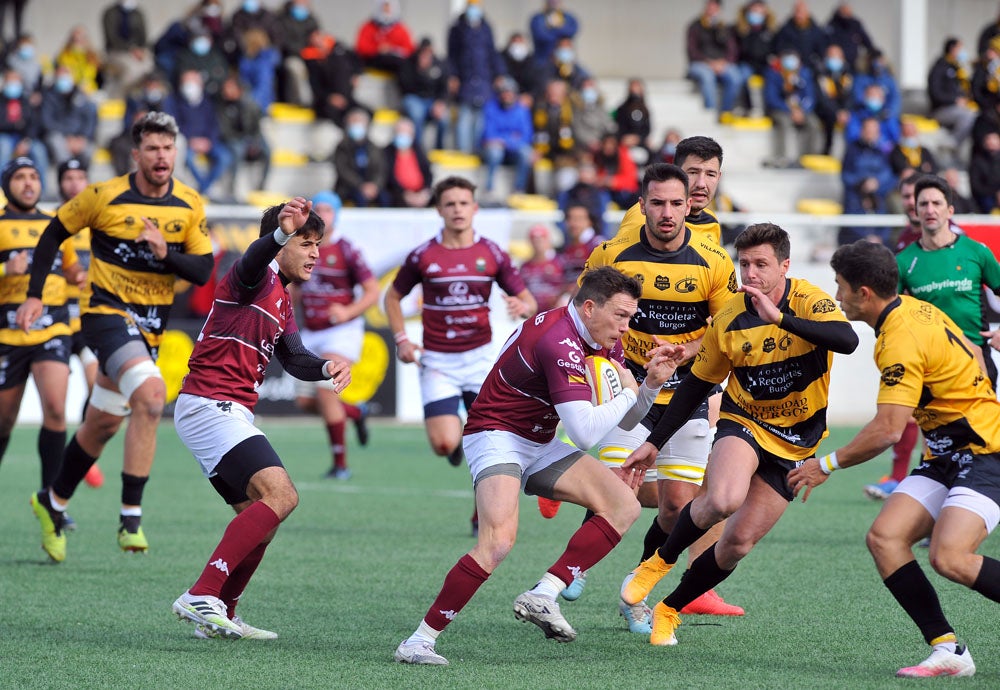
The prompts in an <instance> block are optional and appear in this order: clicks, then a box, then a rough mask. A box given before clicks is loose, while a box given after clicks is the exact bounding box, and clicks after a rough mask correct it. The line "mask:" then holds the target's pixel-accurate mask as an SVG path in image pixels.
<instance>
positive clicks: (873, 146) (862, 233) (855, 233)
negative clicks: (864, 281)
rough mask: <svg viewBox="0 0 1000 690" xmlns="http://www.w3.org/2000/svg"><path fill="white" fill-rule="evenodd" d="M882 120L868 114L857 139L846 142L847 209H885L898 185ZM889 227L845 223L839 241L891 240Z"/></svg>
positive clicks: (843, 177)
mask: <svg viewBox="0 0 1000 690" xmlns="http://www.w3.org/2000/svg"><path fill="white" fill-rule="evenodd" d="M880 124H881V123H880V121H879V119H878V118H875V117H868V118H865V120H864V122H863V124H862V125H861V134H860V136H859V137H858V139H857V140H855V141H853V142H851V143H850V144H848V145H847V151H846V152H845V153H844V163H843V166H842V168H841V173H840V179H841V181H842V182H843V184H844V213H847V214H859V213H885V212H886V208H885V205H886V199H887V197H888V196H889V194H890V193H892V191H893V190H894V188H895V186H896V176H895V175H893V173H892V168H891V167H890V166H889V157H888V156H887V155H886V151H885V149H884V148H883V146H884V142H883V141H882V133H881V129H880ZM890 233H891V228H889V227H884V226H883V227H873V228H860V227H844V228H841V230H840V234H839V237H838V241H839V243H840V244H841V245H844V244H850V243H851V242H854V241H855V240H859V239H865V238H867V239H869V240H871V241H879V242H882V243H883V244H886V245H888V244H889V235H890Z"/></svg>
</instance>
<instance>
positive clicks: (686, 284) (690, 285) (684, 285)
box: [674, 277, 698, 294]
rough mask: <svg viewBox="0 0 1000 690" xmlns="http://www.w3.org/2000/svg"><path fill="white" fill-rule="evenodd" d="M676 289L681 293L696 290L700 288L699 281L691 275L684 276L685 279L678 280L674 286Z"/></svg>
mask: <svg viewBox="0 0 1000 690" xmlns="http://www.w3.org/2000/svg"><path fill="white" fill-rule="evenodd" d="M674 289H675V290H677V292H680V293H681V294H687V293H689V292H694V291H695V290H697V289H698V281H697V280H695V279H694V278H691V277H688V278H684V279H683V280H679V281H677V284H676V285H675V286H674Z"/></svg>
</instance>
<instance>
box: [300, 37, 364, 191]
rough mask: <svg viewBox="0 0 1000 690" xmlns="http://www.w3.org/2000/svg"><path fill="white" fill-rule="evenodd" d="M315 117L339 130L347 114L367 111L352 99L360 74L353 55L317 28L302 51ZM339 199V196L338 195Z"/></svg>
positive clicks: (358, 64)
mask: <svg viewBox="0 0 1000 690" xmlns="http://www.w3.org/2000/svg"><path fill="white" fill-rule="evenodd" d="M302 58H303V60H305V64H306V70H307V72H308V74H309V86H310V90H311V92H312V95H313V103H312V107H313V110H314V111H316V117H318V118H321V119H324V120H330V121H331V122H333V124H335V125H337V126H338V127H340V128H341V129H343V127H344V116H345V115H346V114H347V112H348V111H350V110H353V109H356V108H360V109H363V110H366V111H368V112H369V117H370V112H371V111H370V110H369V109H368V108H367V107H365V106H363V105H361V104H360V103H358V101H356V100H355V99H354V85H355V84H356V83H357V79H358V75H359V74H360V73H361V64H360V63H359V62H358V58H357V55H355V54H354V51H353V50H351V49H350V48H349V47H347V46H346V45H344V44H343V43H341V42H340V41H338V40H337V39H335V38H334V37H333V36H330V35H329V34H325V33H323V32H322V31H320V30H319V29H317V30H316V31H313V32H312V34H310V35H309V45H308V46H306V47H305V48H304V49H303V50H302ZM341 196H342V197H343V195H341Z"/></svg>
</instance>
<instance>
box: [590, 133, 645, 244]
mask: <svg viewBox="0 0 1000 690" xmlns="http://www.w3.org/2000/svg"><path fill="white" fill-rule="evenodd" d="M594 164H595V165H596V166H597V176H598V178H599V179H600V180H601V182H602V183H603V184H604V186H605V187H606V188H607V190H608V192H610V193H611V201H613V202H614V203H616V204H618V208H631V207H632V205H633V204H635V203H636V202H637V201H639V168H638V166H637V165H636V164H635V161H633V160H632V156H631V155H630V154H629V150H628V147H627V146H625V145H624V144H623V143H622V142H621V141H620V140H619V139H618V135H617V134H615V133H614V132H609V133H607V134H605V135H604V137H603V138H602V139H601V147H600V148H599V149H598V150H597V153H596V155H595V156H594ZM593 225H594V227H595V229H596V227H597V225H598V223H596V222H594V224H593Z"/></svg>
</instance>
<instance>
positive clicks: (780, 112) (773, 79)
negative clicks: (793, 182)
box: [764, 49, 822, 168]
mask: <svg viewBox="0 0 1000 690" xmlns="http://www.w3.org/2000/svg"><path fill="white" fill-rule="evenodd" d="M764 107H765V108H766V109H767V115H768V117H770V118H771V121H772V122H773V123H774V127H773V129H772V136H773V141H774V148H773V157H772V158H771V159H769V160H767V161H765V163H764V164H765V166H766V167H772V168H789V167H795V166H797V165H798V160H799V158H800V157H801V156H803V155H805V154H808V153H818V152H819V148H820V145H821V142H820V137H821V136H822V132H821V128H822V125H821V124H820V121H819V118H818V117H816V87H815V82H814V80H813V77H812V71H811V70H810V69H809V68H808V67H807V66H805V65H803V64H802V61H801V59H800V58H799V55H798V53H796V52H795V51H794V50H792V49H788V50H785V51H783V52H782V53H781V54H780V55H779V56H778V60H777V61H776V62H775V64H774V66H773V67H771V68H769V69H768V72H767V75H766V76H765V77H764ZM793 142H794V143H793Z"/></svg>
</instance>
